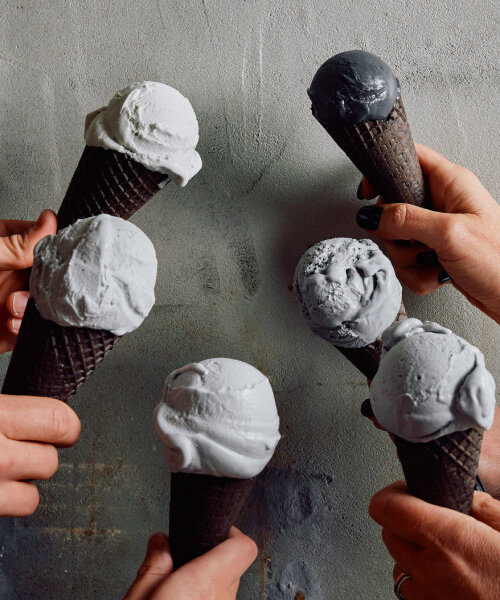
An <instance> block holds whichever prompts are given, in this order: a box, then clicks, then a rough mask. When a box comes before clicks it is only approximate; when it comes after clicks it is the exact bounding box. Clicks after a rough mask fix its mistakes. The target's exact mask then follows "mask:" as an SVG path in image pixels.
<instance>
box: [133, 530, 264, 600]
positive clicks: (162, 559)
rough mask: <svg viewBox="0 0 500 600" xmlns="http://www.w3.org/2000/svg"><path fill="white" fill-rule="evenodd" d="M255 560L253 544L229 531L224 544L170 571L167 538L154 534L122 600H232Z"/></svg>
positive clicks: (233, 531)
mask: <svg viewBox="0 0 500 600" xmlns="http://www.w3.org/2000/svg"><path fill="white" fill-rule="evenodd" d="M256 557H257V547H256V545H255V543H254V542H253V541H252V540H251V539H250V538H249V537H247V536H246V535H244V534H243V533H241V531H239V530H238V529H236V527H232V528H231V531H230V532H229V536H228V538H227V540H225V541H224V542H222V543H221V544H219V545H218V546H216V547H215V548H213V549H212V550H210V551H209V552H207V553H206V554H204V555H203V556H200V557H198V558H195V559H194V560H192V561H191V562H189V563H187V564H186V565H184V566H182V567H180V568H179V569H177V571H173V562H172V554H171V553H170V547H169V545H168V538H167V536H166V535H165V534H164V533H155V534H154V535H153V536H152V537H151V538H150V539H149V542H148V549H147V552H146V558H145V559H144V562H143V563H142V565H141V567H140V569H139V571H138V573H137V577H136V579H135V581H134V583H133V584H132V587H131V588H130V590H129V591H128V592H127V594H126V596H125V598H124V600H235V598H236V594H237V592H238V586H239V583H240V577H241V576H242V575H243V573H244V572H245V571H246V570H247V569H248V567H249V566H250V565H251V564H252V563H253V561H254V560H255V559H256Z"/></svg>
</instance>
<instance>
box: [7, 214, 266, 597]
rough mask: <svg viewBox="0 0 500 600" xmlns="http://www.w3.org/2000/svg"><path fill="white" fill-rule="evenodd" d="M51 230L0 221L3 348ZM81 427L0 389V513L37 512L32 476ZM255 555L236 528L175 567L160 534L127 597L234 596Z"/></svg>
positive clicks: (45, 220)
mask: <svg viewBox="0 0 500 600" xmlns="http://www.w3.org/2000/svg"><path fill="white" fill-rule="evenodd" d="M56 230H57V219H56V216H55V214H54V213H53V212H52V211H44V212H43V213H42V214H41V215H40V218H39V219H38V221H37V222H36V223H35V222H32V221H14V220H11V221H5V220H4V221H1V220H0V353H2V352H8V351H9V350H12V348H13V347H14V344H15V340H16V336H17V334H18V331H19V328H20V326H21V321H22V318H23V315H24V310H25V308H26V304H27V302H28V299H29V292H27V291H25V289H26V287H27V284H28V276H29V272H28V271H27V269H28V268H29V267H30V266H31V265H32V263H33V249H34V247H35V245H36V244H37V243H38V241H39V240H41V239H42V238H43V237H45V236H46V235H49V234H53V233H55V232H56ZM80 430H81V424H80V420H79V419H78V417H77V415H76V414H75V412H74V411H73V410H72V409H71V408H70V407H69V406H68V405H67V404H65V403H64V402H60V401H59V400H55V399H53V398H44V397H30V396H9V395H6V394H0V516H11V517H25V516H28V515H31V514H32V513H33V512H34V511H35V510H36V508H37V506H38V503H39V500H40V498H39V493H38V489H37V487H36V485H35V483H31V481H32V480H35V481H36V480H44V479H48V478H50V477H52V476H53V475H54V473H55V472H56V470H57V468H58V453H57V448H58V447H59V448H61V447H67V446H72V445H73V444H75V443H76V441H77V440H78V437H79V435H80ZM27 480H30V481H27ZM256 556H257V547H256V545H255V543H254V542H253V541H252V540H251V539H250V538H249V537H247V536H246V535H244V534H243V533H241V532H240V531H238V529H236V528H235V527H233V528H232V529H231V531H230V533H229V536H228V539H227V540H225V541H224V542H223V543H222V544H220V545H219V546H217V547H216V548H214V549H213V550H211V551H210V552H207V553H206V554H205V555H203V556H201V557H199V558H197V559H195V560H193V561H191V562H190V563H188V564H187V565H185V566H183V567H182V568H180V569H178V570H177V571H175V573H174V572H173V563H172V556H171V553H170V549H169V545H168V538H167V536H166V535H165V534H163V533H157V534H155V535H154V536H152V538H151V539H150V541H149V544H148V550H147V554H146V558H145V560H144V562H143V564H142V566H141V568H140V569H139V572H138V574H137V577H136V580H135V581H134V583H133V584H132V587H131V588H130V590H129V592H128V593H127V595H126V597H125V598H126V600H146V599H148V600H171V599H173V598H179V599H180V598H182V599H183V600H234V599H235V598H236V594H237V591H238V586H239V581H240V577H241V576H242V575H243V573H244V572H245V571H246V570H247V569H248V567H249V566H250V565H251V564H252V563H253V561H254V560H255V558H256Z"/></svg>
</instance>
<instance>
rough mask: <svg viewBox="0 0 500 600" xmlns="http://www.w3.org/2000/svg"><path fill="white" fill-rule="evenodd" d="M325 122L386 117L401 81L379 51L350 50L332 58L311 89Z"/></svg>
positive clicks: (314, 106)
mask: <svg viewBox="0 0 500 600" xmlns="http://www.w3.org/2000/svg"><path fill="white" fill-rule="evenodd" d="M307 93H308V94H309V98H310V99H311V102H312V111H313V114H314V116H315V117H316V119H318V121H319V122H320V123H322V124H323V125H339V124H341V123H342V124H345V123H349V124H353V123H359V122H361V121H372V120H385V119H387V117H388V116H389V114H390V113H391V111H392V109H393V108H394V106H395V105H396V102H397V100H398V99H399V96H400V88H399V81H398V80H397V78H396V76H395V75H394V73H393V72H392V70H391V68H390V67H389V65H388V64H387V63H386V62H384V61H383V60H382V59H381V58H379V57H378V56H375V54H372V53H371V52H365V51H363V50H349V51H347V52H341V53H340V54H336V55H335V56H332V58H329V59H328V60H327V61H326V62H325V63H323V65H321V67H320V68H319V69H318V71H317V72H316V75H315V76H314V78H313V80H312V83H311V86H310V87H309V89H308V90H307Z"/></svg>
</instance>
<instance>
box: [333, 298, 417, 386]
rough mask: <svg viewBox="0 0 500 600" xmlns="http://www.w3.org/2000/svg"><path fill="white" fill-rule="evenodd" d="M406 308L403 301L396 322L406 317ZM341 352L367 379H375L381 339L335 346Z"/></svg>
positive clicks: (380, 351)
mask: <svg viewBox="0 0 500 600" xmlns="http://www.w3.org/2000/svg"><path fill="white" fill-rule="evenodd" d="M406 318H407V316H406V310H405V307H404V304H403V303H402V302H401V307H400V309H399V311H398V314H397V315H396V318H395V319H394V323H397V322H398V321H402V320H403V319H406ZM335 348H337V350H338V351H339V352H341V353H342V354H343V355H344V356H345V357H346V358H347V359H348V360H349V361H350V362H351V363H352V364H353V365H354V366H355V367H356V369H358V370H359V371H361V373H363V375H364V376H365V377H366V378H367V379H370V380H371V379H373V378H374V377H375V373H376V372H377V369H378V366H379V364H380V356H381V353H382V341H381V340H380V339H378V340H375V341H374V342H373V343H372V344H368V346H363V348H342V347H341V346H335Z"/></svg>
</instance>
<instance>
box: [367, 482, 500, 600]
mask: <svg viewBox="0 0 500 600" xmlns="http://www.w3.org/2000/svg"><path fill="white" fill-rule="evenodd" d="M369 512H370V516H371V517H372V519H374V520H375V521H376V522H377V523H378V524H379V525H382V528H383V529H382V539H383V540H384V544H385V545H386V546H387V549H388V551H389V553H390V554H391V556H392V557H393V558H394V560H395V561H396V565H395V567H394V572H393V576H394V579H396V577H397V576H398V575H399V574H401V573H403V572H404V573H409V574H410V575H411V579H409V580H408V581H406V582H405V583H404V584H403V585H402V587H401V593H402V594H403V595H404V598H405V600H496V599H497V598H498V581H499V578H500V502H498V501H497V500H494V499H493V498H492V497H491V496H490V495H489V494H485V493H482V492H475V494H474V501H473V505H472V516H468V515H463V514H462V513H459V512H456V511H453V510H450V509H448V508H443V507H441V506H434V505H432V504H428V503H427V502H423V501H422V500H419V499H418V498H415V497H414V496H411V495H410V494H408V491H407V489H406V485H405V484H404V483H403V482H401V481H398V482H396V483H393V484H392V485H390V486H388V487H386V488H385V489H383V490H382V491H380V492H378V493H377V494H375V495H374V496H373V498H372V500H371V502H370V508H369Z"/></svg>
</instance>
